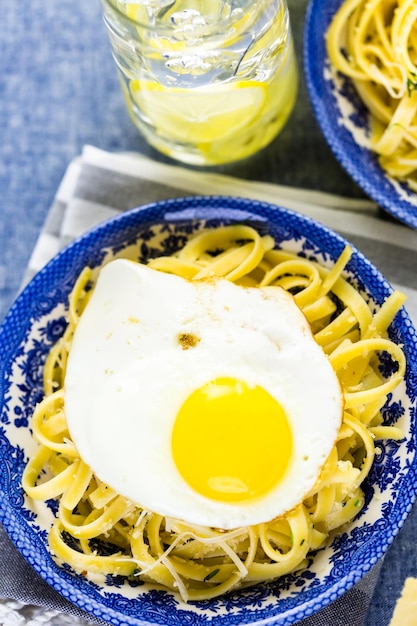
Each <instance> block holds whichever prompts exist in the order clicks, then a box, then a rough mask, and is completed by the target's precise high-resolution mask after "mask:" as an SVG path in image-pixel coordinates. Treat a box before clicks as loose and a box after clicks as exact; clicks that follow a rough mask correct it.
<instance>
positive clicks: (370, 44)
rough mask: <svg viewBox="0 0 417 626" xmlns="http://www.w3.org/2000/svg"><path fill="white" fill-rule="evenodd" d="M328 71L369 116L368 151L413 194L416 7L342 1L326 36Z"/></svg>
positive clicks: (416, 178) (395, 1)
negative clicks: (346, 84)
mask: <svg viewBox="0 0 417 626" xmlns="http://www.w3.org/2000/svg"><path fill="white" fill-rule="evenodd" d="M327 50H328V54H329V58H330V61H331V63H332V64H333V66H334V67H335V68H336V69H337V70H339V71H340V72H342V73H343V74H345V75H346V76H349V77H350V78H351V79H352V81H353V83H354V85H355V88H356V90H357V92H358V94H359V96H360V98H361V99H362V101H363V102H364V104H365V106H366V107H367V109H368V110H369V112H370V115H371V148H372V149H373V150H374V151H375V152H376V153H377V154H378V155H379V161H380V164H381V166H382V167H383V168H384V169H385V170H386V171H387V172H388V174H390V175H391V176H393V177H394V178H398V179H401V180H405V181H407V183H408V185H409V186H410V187H411V188H412V189H414V190H416V189H417V2H416V0H345V2H343V3H342V5H341V7H340V8H339V10H338V11H337V13H336V14H335V16H334V18H333V20H332V22H331V25H330V27H329V30H328V32H327Z"/></svg>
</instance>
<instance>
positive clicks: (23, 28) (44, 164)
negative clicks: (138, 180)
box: [0, 0, 417, 626]
mask: <svg viewBox="0 0 417 626" xmlns="http://www.w3.org/2000/svg"><path fill="white" fill-rule="evenodd" d="M306 5H307V1H306V0H289V6H290V11H291V21H292V25H293V31H294V35H295V40H296V49H297V53H298V58H299V60H300V66H301V58H302V54H301V47H302V36H303V24H304V14H305V10H306ZM300 70H301V72H300V73H301V76H300V92H299V98H298V101H297V105H296V108H295V110H294V112H293V115H292V117H291V119H290V121H289V123H288V124H287V126H286V128H285V129H284V131H283V132H282V133H281V135H280V136H279V137H278V138H277V139H276V140H275V141H274V142H273V143H272V144H271V146H269V147H268V148H267V149H265V150H264V151H262V152H261V153H259V154H258V155H256V156H254V157H252V158H250V159H248V160H246V161H243V162H240V163H235V164H231V165H225V166H221V167H217V168H211V171H215V172H222V173H226V174H230V175H233V176H237V177H240V178H245V179H249V180H259V181H267V182H268V181H269V182H275V183H280V184H284V185H293V186H297V187H304V188H306V189H318V190H322V191H328V192H333V193H338V194H341V195H346V196H349V197H358V198H361V197H363V194H362V192H361V190H360V189H359V188H358V187H357V186H356V185H355V183H354V182H353V181H351V179H350V178H349V177H348V176H347V174H346V173H345V172H344V171H343V170H342V168H341V167H340V165H339V164H338V162H337V161H336V159H335V158H334V157H333V155H332V153H331V151H330V149H329V148H328V146H327V144H326V143H325V141H324V139H323V138H322V136H321V134H320V131H319V129H318V126H317V124H316V122H315V119H314V117H313V115H312V112H311V109H310V105H309V102H308V98H307V93H306V88H305V84H304V80H303V76H302V67H300ZM85 144H93V145H95V146H97V147H99V148H103V149H105V150H109V151H125V150H135V151H138V152H141V153H142V154H145V155H148V156H151V157H153V158H154V159H157V160H160V161H163V162H169V159H168V158H165V157H162V156H160V155H158V154H157V153H156V152H155V151H154V150H153V149H151V148H149V147H148V146H147V145H146V143H145V142H144V140H143V139H142V138H141V137H140V136H139V135H138V133H137V132H136V131H135V129H134V128H133V126H132V124H131V122H130V120H129V118H128V116H127V113H126V110H125V106H124V102H123V100H122V96H121V93H120V88H119V84H118V81H117V77H116V73H115V70H114V65H113V61H112V58H111V54H110V49H109V44H108V40H107V37H106V33H105V31H104V26H103V24H102V20H101V15H100V7H99V3H98V0H96V1H91V2H85V1H84V0H61V1H60V2H59V3H56V2H43V1H41V0H31V2H28V3H23V2H20V3H18V2H16V1H15V0H3V2H2V13H1V19H0V320H1V319H2V318H3V316H4V315H5V313H6V311H7V309H8V307H9V306H10V304H11V302H12V300H13V298H14V297H15V295H16V292H17V290H18V288H19V285H20V284H21V281H22V278H23V276H24V273H25V268H26V266H27V263H28V260H29V257H30V255H31V252H32V249H33V247H34V245H35V241H36V239H37V236H38V234H39V232H40V229H41V227H42V224H43V222H44V219H45V217H46V214H47V211H48V208H49V206H50V205H51V203H52V200H53V198H54V195H55V192H56V189H57V187H58V185H59V182H60V180H61V178H62V176H63V174H64V172H65V170H66V167H67V165H68V163H69V161H70V160H71V159H72V158H73V157H74V156H75V155H77V154H79V153H80V152H81V150H82V147H83V145H85ZM385 218H386V216H384V214H383V213H381V219H385ZM416 246H417V238H416ZM416 283H417V278H416ZM416 537H417V509H416V508H415V509H414V511H413V513H412V514H411V515H410V517H409V519H408V521H407V522H406V524H405V526H404V528H403V530H402V531H401V533H400V535H399V536H398V538H397V539H396V540H395V542H394V544H393V546H392V548H391V549H390V551H389V553H388V555H387V557H386V559H385V562H384V565H383V568H382V573H381V577H380V579H379V582H378V586H377V589H376V593H375V596H374V598H373V601H372V605H371V610H370V614H369V616H368V619H367V623H366V626H386V625H387V624H388V623H389V619H390V617H391V614H392V610H393V606H394V603H395V600H396V599H397V598H398V596H399V594H400V590H401V587H402V585H403V583H404V580H405V578H406V576H409V575H411V576H417V542H416ZM0 558H1V555H0ZM329 626H330V625H329ZM346 626H349V625H348V624H346Z"/></svg>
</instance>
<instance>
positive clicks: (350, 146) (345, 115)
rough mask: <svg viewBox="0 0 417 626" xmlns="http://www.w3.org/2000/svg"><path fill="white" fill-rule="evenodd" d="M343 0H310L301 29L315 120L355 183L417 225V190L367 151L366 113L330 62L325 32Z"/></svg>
mask: <svg viewBox="0 0 417 626" xmlns="http://www.w3.org/2000/svg"><path fill="white" fill-rule="evenodd" d="M342 2H343V0H326V1H325V2H323V0H310V4H309V6H308V9H307V15H306V23H305V30H304V69H305V75H306V81H307V88H308V92H309V95H310V100H311V103H312V106H313V110H314V113H315V115H316V118H317V121H318V123H319V125H320V127H321V130H322V132H323V135H324V137H325V139H326V140H327V142H328V144H329V146H330V148H331V149H332V150H333V153H334V154H335V156H336V158H337V159H338V161H339V162H340V164H341V165H342V167H343V168H344V169H345V170H346V171H347V172H348V174H350V176H351V177H352V178H353V179H354V181H355V182H356V183H357V184H358V185H359V186H360V187H361V188H362V189H363V191H364V192H365V193H366V194H368V195H369V196H370V197H371V198H372V199H373V200H374V201H375V202H376V203H377V204H379V205H380V206H381V207H382V208H383V209H385V210H386V211H387V212H389V213H391V215H393V216H395V217H396V218H397V219H399V220H400V221H402V222H404V223H405V224H408V225H409V226H411V227H413V228H417V193H415V192H413V191H412V190H411V189H410V188H409V187H408V186H407V185H406V184H404V183H400V182H399V181H398V180H395V179H394V178H392V177H390V176H388V174H386V173H385V172H384V170H383V169H382V168H381V167H380V165H379V163H378V160H377V156H376V155H375V153H374V152H372V151H371V149H370V135H369V123H368V114H367V111H366V109H365V107H364V106H363V104H362V102H361V101H360V100H359V98H358V96H357V94H356V91H355V89H354V87H353V85H352V83H351V81H350V79H349V78H346V77H345V76H342V75H341V74H340V73H338V72H336V71H335V70H334V68H333V67H332V66H331V65H330V62H329V58H328V55H327V51H326V42H325V36H326V32H327V29H328V27H329V25H330V22H331V20H332V17H333V15H334V14H335V13H336V11H337V9H338V8H339V6H340V5H341V4H342Z"/></svg>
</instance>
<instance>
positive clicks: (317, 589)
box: [0, 197, 417, 626]
mask: <svg viewBox="0 0 417 626" xmlns="http://www.w3.org/2000/svg"><path fill="white" fill-rule="evenodd" d="M236 221H237V222H242V221H244V222H245V223H249V224H251V225H253V226H254V227H255V228H257V229H258V230H259V231H260V232H261V233H270V234H271V235H272V236H273V237H274V238H275V240H276V242H277V245H278V246H279V247H281V248H285V249H288V250H291V251H295V252H298V253H300V254H301V255H303V256H307V257H308V258H311V259H315V260H318V261H319V262H320V263H323V264H324V265H326V266H331V265H332V263H333V261H334V260H335V259H336V258H337V257H338V256H339V254H340V253H341V251H342V250H343V248H344V246H345V243H346V242H345V240H344V239H342V237H340V236H339V235H336V234H335V233H333V232H332V231H330V230H329V229H327V228H326V227H324V226H322V225H320V224H318V223H316V222H314V221H312V220H311V219H309V218H307V217H305V216H302V215H299V214H297V213H294V212H292V211H289V210H286V209H282V208H279V207H276V206H273V205H269V204H265V203H260V202H254V201H249V200H241V199H236V198H234V199H233V198H221V197H219V198H212V197H204V198H188V199H177V200H169V201H164V202H160V203H157V204H153V205H149V206H147V207H144V208H139V209H135V210H132V211H129V212H127V213H123V214H121V215H120V216H118V217H116V218H114V219H112V220H110V221H108V222H105V223H103V224H102V225H100V226H98V227H96V228H94V229H93V230H92V231H90V232H88V233H87V234H86V235H84V236H83V237H81V238H80V239H78V240H77V241H76V242H74V243H73V244H71V245H70V246H69V247H67V248H66V249H65V250H64V251H63V252H61V253H60V254H58V256H56V257H55V258H54V259H53V260H52V261H51V262H50V263H49V264H48V265H47V266H46V267H45V268H44V269H43V270H42V271H41V272H40V273H39V274H38V275H37V276H36V277H35V278H34V279H33V280H32V282H31V283H30V284H29V285H28V286H27V287H26V289H25V290H24V291H23V292H22V294H21V295H20V296H19V297H18V299H17V301H16V303H15V304H14V306H13V307H12V309H11V311H10V313H9V314H8V316H7V318H6V320H5V322H4V324H3V326H2V328H1V330H0V518H1V521H2V523H3V524H4V526H5V528H6V530H7V532H8V533H9V535H10V537H11V539H12V541H13V542H14V543H15V544H16V546H17V548H18V549H19V550H20V552H21V553H22V554H23V556H24V557H25V558H26V559H27V561H28V562H29V563H30V564H31V565H32V566H33V568H34V569H35V570H36V571H37V572H38V573H39V574H40V575H41V576H42V577H43V578H44V579H45V580H46V581H47V582H48V583H49V584H50V585H51V586H52V587H54V588H55V589H56V590H57V591H58V592H59V593H61V594H62V595H63V596H65V597H66V598H68V599H69V600H71V601H72V602H74V603H75V604H77V605H78V606H79V607H81V608H83V609H85V610H86V611H88V612H90V613H93V614H94V615H95V616H97V617H99V618H102V619H104V620H105V621H109V622H110V623H112V624H117V625H120V626H121V625H122V624H126V623H128V624H131V625H135V624H136V625H139V624H141V625H144V624H148V625H155V624H169V625H170V626H175V624H178V625H180V624H181V625H184V624H187V625H188V626H203V625H210V626H231V625H232V624H239V625H241V626H242V625H244V624H252V625H254V624H261V623H262V624H280V625H281V626H285V625H288V624H293V623H295V622H296V621H298V620H301V619H302V618H305V617H306V616H308V615H311V614H312V613H314V612H316V611H318V610H319V609H321V608H323V607H325V606H327V605H328V604H329V603H331V602H332V601H334V600H335V599H336V598H338V597H339V596H341V595H342V594H343V593H344V592H345V591H347V590H348V589H349V588H350V587H352V586H353V585H354V584H355V583H356V582H358V581H359V580H360V578H361V577H362V576H363V575H364V574H365V573H366V572H367V571H368V570H370V569H371V567H372V566H373V565H374V564H375V563H376V562H377V561H378V559H380V558H381V556H382V555H383V554H384V552H385V551H386V550H387V548H388V546H389V545H390V544H391V542H392V541H393V539H394V537H395V535H396V534H397V532H398V530H399V528H400V527H401V526H402V524H403V522H404V520H405V518H406V516H407V514H408V512H409V510H410V507H411V505H412V502H413V499H414V496H415V493H416V490H417V458H416V439H415V420H416V415H415V405H416V395H417V336H416V331H415V329H414V328H413V326H412V323H411V321H410V319H409V317H408V315H407V313H406V312H405V311H404V310H402V311H401V312H400V313H399V314H398V315H397V317H396V319H395V321H394V323H393V325H392V328H391V330H390V333H391V336H392V338H393V339H394V340H395V341H396V342H398V343H401V344H402V345H403V346H404V350H405V353H406V357H407V359H408V366H407V373H406V379H405V381H404V384H403V385H402V386H401V387H400V388H399V389H397V390H396V392H395V394H392V395H390V397H389V400H388V402H387V405H386V407H385V408H384V412H385V415H386V419H387V420H388V421H389V422H395V423H396V424H398V425H399V426H400V427H401V428H402V429H403V432H404V435H405V436H404V439H403V440H402V441H384V442H379V443H378V449H379V452H378V455H377V458H376V462H375V465H374V468H373V470H372V472H371V475H370V477H369V480H368V481H367V485H366V494H367V506H366V507H365V509H364V510H363V511H362V512H361V513H360V515H359V517H358V518H357V519H356V521H355V522H354V523H352V524H351V525H349V527H348V528H346V529H345V530H344V532H343V533H342V534H340V535H339V536H337V537H335V538H334V540H333V541H332V543H331V545H330V546H329V547H328V548H326V549H324V550H321V551H320V552H318V553H317V555H316V556H315V557H314V558H313V559H311V562H310V564H309V566H308V568H307V569H306V570H305V571H303V572H302V573H300V574H299V575H289V576H285V577H283V578H281V579H280V580H278V581H276V582H273V583H268V584H259V585H257V586H254V587H252V588H248V589H244V590H242V591H236V592H234V593H231V594H229V595H227V596H225V597H223V598H218V599H214V600H210V601H205V602H197V603H195V604H189V605H186V604H184V603H183V602H181V600H180V599H179V598H178V597H177V596H176V595H175V594H173V593H171V592H169V591H166V590H163V589H160V588H157V587H154V586H152V585H148V584H141V583H136V586H132V582H131V581H130V582H129V581H128V580H123V579H122V578H120V577H111V576H107V577H106V578H104V577H103V578H102V579H99V578H93V577H90V576H80V575H77V574H75V573H74V572H72V571H71V570H70V569H69V568H65V567H64V568H63V567H60V566H59V565H58V564H56V563H55V562H54V559H53V558H52V556H51V554H50V553H49V551H48V545H47V531H48V528H49V527H50V524H51V521H52V515H53V513H52V512H51V509H50V508H48V506H47V505H45V504H44V503H39V502H37V503H34V502H31V501H30V500H29V499H28V498H27V497H26V496H25V494H24V493H23V491H22V488H21V476H22V471H23V468H24V466H25V464H26V462H27V460H28V458H29V457H30V455H31V454H32V453H33V451H34V449H35V443H34V442H33V440H32V437H31V432H30V418H31V415H32V412H33V409H34V407H35V405H36V403H37V402H38V401H39V400H40V399H41V397H42V370H43V364H44V361H45V357H46V355H47V353H48V351H49V350H50V348H51V346H52V344H53V343H54V342H55V341H56V340H57V339H58V337H60V336H61V335H62V333H63V331H64V328H65V325H66V321H65V318H66V313H67V299H68V295H69V293H70V291H71V289H72V287H73V285H74V282H75V279H76V277H77V276H78V274H79V273H80V271H81V270H82V268H83V267H84V266H85V265H86V264H89V265H90V266H93V267H96V268H97V267H99V266H100V265H102V264H103V263H105V262H106V261H108V260H110V259H111V258H114V257H118V256H127V257H129V258H135V259H138V260H141V261H146V260H147V259H149V258H150V257H154V256H156V255H160V254H161V253H163V254H169V253H172V252H173V251H174V250H176V249H177V248H178V247H181V246H182V245H183V244H184V242H185V241H186V240H187V239H188V238H189V237H190V235H192V234H193V233H194V232H196V231H198V230H199V229H201V228H203V227H210V226H215V225H218V224H220V223H231V222H236ZM347 270H348V275H349V277H350V280H351V281H352V282H353V283H354V284H355V285H356V286H357V288H358V289H359V290H360V291H361V292H364V293H365V294H366V295H367V297H368V298H369V299H370V301H371V303H372V306H375V308H376V309H377V308H378V306H379V305H380V304H381V302H382V301H383V300H384V299H385V298H386V297H387V296H388V295H389V293H390V292H391V287H390V285H389V284H388V283H387V282H386V280H385V279H384V278H383V277H382V276H381V274H380V273H379V272H378V271H377V269H376V268H375V267H374V266H373V265H372V264H371V263H370V262H369V261H367V260H366V259H365V258H364V257H363V256H362V255H361V254H360V253H359V252H358V251H357V250H354V254H353V257H352V259H351V261H350V262H349V265H348V268H347Z"/></svg>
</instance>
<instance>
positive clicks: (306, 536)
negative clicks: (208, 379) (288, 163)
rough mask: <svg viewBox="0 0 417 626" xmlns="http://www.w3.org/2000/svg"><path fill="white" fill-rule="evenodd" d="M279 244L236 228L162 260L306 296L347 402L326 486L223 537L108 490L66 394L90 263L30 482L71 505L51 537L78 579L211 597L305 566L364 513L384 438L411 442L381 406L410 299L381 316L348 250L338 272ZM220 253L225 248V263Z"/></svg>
mask: <svg viewBox="0 0 417 626" xmlns="http://www.w3.org/2000/svg"><path fill="white" fill-rule="evenodd" d="M274 245H275V242H274V240H273V239H272V238H271V237H270V236H269V235H267V236H264V237H261V236H260V235H259V234H258V233H257V232H256V231H255V230H254V229H252V228H250V227H249V226H226V227H220V228H218V229H214V230H210V231H203V232H201V233H200V234H197V236H195V237H194V238H192V239H191V240H190V241H189V242H188V243H187V244H186V245H185V247H184V248H183V249H182V250H181V251H180V252H178V253H177V254H175V255H174V256H171V257H161V258H158V259H155V260H153V261H151V262H150V265H151V266H152V267H154V268H156V269H158V270H160V271H164V272H171V273H176V274H178V275H181V276H183V277H187V278H188V279H190V280H195V279H200V278H202V277H204V276H208V275H209V276H212V275H215V276H222V277H225V278H228V279H229V280H233V281H235V282H237V283H238V284H241V285H248V286H257V285H258V286H259V285H262V286H265V285H280V286H281V287H283V288H284V289H286V290H289V291H291V292H292V293H293V294H294V297H295V300H296V302H297V304H298V306H299V307H300V308H301V310H302V311H303V312H304V314H305V316H306V318H307V320H308V321H309V323H310V325H311V327H312V331H313V333H314V336H315V339H316V341H317V342H318V343H319V344H320V345H321V346H322V348H323V350H324V351H325V353H326V354H327V355H328V358H329V359H330V362H331V364H332V366H333V368H334V370H335V371H336V373H337V375H338V378H339V380H340V384H341V387H342V390H343V394H344V401H345V410H344V417H343V423H342V426H341V428H340V432H339V435H338V437H337V441H336V442H335V445H334V448H333V450H332V452H331V454H330V456H329V458H328V460H327V462H326V464H325V466H324V468H323V470H322V472H321V475H320V477H319V480H318V481H317V483H316V485H315V487H314V489H313V490H312V491H311V492H310V493H309V494H308V497H307V498H306V499H305V500H304V502H302V503H300V504H299V505H298V506H297V507H296V508H295V509H294V510H292V511H291V512H290V513H288V514H286V515H285V516H283V517H281V518H279V519H274V520H271V521H270V522H268V523H263V524H259V525H256V526H252V527H245V528H237V529H234V530H231V531H223V530H222V529H218V528H207V527H202V526H198V527H197V526H192V525H190V524H187V523H186V522H184V521H181V520H177V519H170V518H165V517H163V516H161V515H158V514H156V513H154V512H152V511H147V510H144V509H142V508H141V507H140V506H137V505H136V504H135V503H132V502H129V501H128V500H126V499H125V498H123V497H122V496H121V495H119V494H118V493H115V492H114V491H113V490H112V489H111V488H110V487H108V486H107V485H105V484H103V483H101V482H100V480H99V479H98V478H97V477H96V476H94V474H93V472H92V471H91V469H90V468H89V467H88V466H87V465H86V464H85V463H84V462H83V460H82V459H81V458H80V457H79V455H78V453H77V450H76V449H75V446H74V444H73V443H72V441H71V438H70V434H69V432H68V429H67V424H66V420H65V404H64V392H63V381H64V376H65V368H66V362H67V356H68V353H69V351H70V350H71V340H72V336H73V333H74V329H75V327H76V325H77V322H78V320H79V317H80V315H81V314H82V311H83V309H84V307H85V305H86V302H87V301H88V297H89V294H90V293H91V291H90V289H89V287H90V280H91V272H90V270H89V269H88V268H86V269H85V270H84V271H83V272H82V274H81V275H80V277H79V279H78V281H77V283H76V286H75V288H74V289H73V292H72V294H71V298H70V302H69V314H68V318H69V320H68V321H69V323H68V327H67V330H66V332H65V335H64V336H63V337H62V339H60V340H59V341H58V343H57V344H56V345H55V346H54V347H53V348H52V350H51V352H50V354H49V358H48V360H47V363H46V366H45V373H44V381H45V399H44V400H43V401H42V402H41V403H40V404H39V406H38V407H37V409H36V411H35V414H34V416H33V420H32V424H31V426H32V429H33V434H34V437H35V438H36V440H37V441H38V442H39V447H38V450H37V452H36V453H35V454H34V456H33V457H32V458H31V459H30V461H29V463H28V465H27V467H26V469H25V471H24V475H23V487H24V489H25V491H26V493H27V494H28V495H29V497H31V498H34V499H39V500H47V499H50V498H56V499H57V500H58V501H59V507H58V513H57V516H56V520H55V523H54V524H53V526H52V528H51V531H50V534H49V543H50V549H51V552H52V553H53V554H54V555H55V557H56V558H57V559H58V560H59V561H61V562H65V563H67V564H69V565H70V566H71V567H72V568H74V569H75V570H76V571H78V572H84V573H86V572H89V573H92V574H96V573H98V574H104V575H106V574H110V575H121V576H126V577H138V576H139V577H140V579H141V580H144V581H151V582H153V583H159V584H161V585H163V586H164V587H167V588H170V589H174V590H176V591H179V592H180V594H181V596H182V598H183V599H184V600H185V601H187V600H191V601H194V600H203V599H209V598H213V597H215V596H219V595H221V594H224V593H226V592H228V591H230V590H231V589H235V588H237V587H238V586H241V585H248V584H254V583H257V582H261V581H267V580H271V579H276V578H278V577H280V576H283V575H284V574H287V573H289V572H295V571H298V570H302V568H303V567H305V566H306V564H307V563H308V558H309V554H310V553H311V552H313V551H315V550H318V549H320V548H321V547H323V546H324V545H325V544H326V541H327V539H328V537H329V534H330V533H331V532H333V531H335V530H337V529H340V528H341V527H342V526H343V525H344V524H346V523H347V522H350V521H351V520H352V519H353V518H354V517H355V516H356V515H357V513H358V512H359V511H360V509H361V507H362V506H363V504H364V494H363V491H362V489H361V484H362V483H363V481H364V479H365V477H366V476H367V474H368V472H369V470H370V468H371V465H372V462H373V458H374V439H375V438H382V437H388V438H397V439H398V438H400V437H402V434H401V432H400V431H399V429H398V428H396V427H393V426H386V425H384V424H383V421H382V417H381V412H380V409H381V407H383V405H384V403H385V401H386V397H387V394H388V393H389V392H391V391H392V390H393V389H394V388H395V387H396V386H397V385H398V384H399V383H400V382H401V381H402V379H403V375H404V371H405V359H404V355H403V352H402V350H401V348H400V347H399V346H397V345H396V344H395V343H393V342H392V341H390V339H388V337H387V329H388V326H389V325H390V323H391V321H392V319H393V318H394V316H395V315H396V313H397V311H398V310H399V308H400V307H401V306H402V304H403V302H404V296H403V295H402V294H401V293H399V292H394V293H393V294H392V295H391V296H390V297H389V298H388V299H387V300H386V302H385V303H384V304H383V305H382V307H381V308H380V309H379V310H378V311H377V312H376V313H375V314H373V312H372V311H371V309H370V306H369V305H368V303H367V302H366V300H365V299H364V297H362V295H361V294H360V293H359V292H358V290H356V289H355V288H354V287H353V286H352V285H351V284H350V283H349V282H348V281H347V280H346V279H345V278H344V277H343V271H344V267H345V265H346V263H347V262H348V260H349V258H350V256H351V250H350V249H349V248H348V247H347V248H346V249H345V250H344V252H343V253H342V255H341V256H340V258H339V259H338V261H337V262H336V263H335V264H334V266H333V267H332V269H326V268H324V267H322V266H320V265H319V264H318V263H316V262H313V261H309V260H307V259H304V258H300V257H298V256H296V255H295V254H293V253H290V252H285V251H282V250H278V249H275V248H274ZM213 250H216V251H220V252H219V253H218V254H216V255H214V256H213V254H212V253H211V251H213ZM380 352H386V353H389V354H390V355H391V357H392V359H393V360H394V361H396V362H397V363H398V367H397V370H396V371H395V372H394V373H393V374H392V375H391V377H390V378H388V379H384V378H383V377H382V376H381V374H380V371H379V358H378V354H379V353H380ZM45 470H46V472H45ZM45 474H46V478H45Z"/></svg>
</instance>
